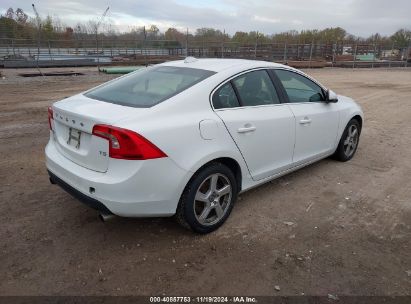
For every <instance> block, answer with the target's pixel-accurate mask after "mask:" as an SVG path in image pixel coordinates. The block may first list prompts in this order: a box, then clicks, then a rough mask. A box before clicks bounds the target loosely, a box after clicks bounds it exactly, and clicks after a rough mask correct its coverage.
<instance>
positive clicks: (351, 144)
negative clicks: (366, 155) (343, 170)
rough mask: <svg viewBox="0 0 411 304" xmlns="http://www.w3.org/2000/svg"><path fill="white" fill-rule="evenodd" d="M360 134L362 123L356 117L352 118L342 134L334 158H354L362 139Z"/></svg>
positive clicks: (343, 159)
mask: <svg viewBox="0 0 411 304" xmlns="http://www.w3.org/2000/svg"><path fill="white" fill-rule="evenodd" d="M360 134H361V127H360V123H359V122H358V120H356V119H351V120H350V121H349V122H348V124H347V127H346V128H345V130H344V133H343V134H342V136H341V139H340V142H339V143H338V147H337V150H336V151H335V153H334V158H335V159H337V160H339V161H343V162H345V161H348V160H350V159H351V158H353V156H354V154H355V152H356V151H357V147H358V142H359V141H360Z"/></svg>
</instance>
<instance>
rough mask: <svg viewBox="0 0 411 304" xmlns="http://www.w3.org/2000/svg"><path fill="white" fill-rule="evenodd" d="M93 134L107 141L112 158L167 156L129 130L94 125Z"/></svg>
mask: <svg viewBox="0 0 411 304" xmlns="http://www.w3.org/2000/svg"><path fill="white" fill-rule="evenodd" d="M93 135H95V136H98V137H102V138H105V139H107V140H108V141H109V145H110V148H109V156H110V157H112V158H119V159H139V160H143V159H153V158H161V157H167V155H166V154H165V153H164V152H163V151H161V150H160V149H159V148H157V147H156V146H155V145H154V144H153V143H152V142H150V141H149V140H147V139H146V138H144V137H143V136H141V135H139V134H137V133H136V132H133V131H130V130H126V129H122V128H118V127H114V126H109V125H95V126H94V127H93Z"/></svg>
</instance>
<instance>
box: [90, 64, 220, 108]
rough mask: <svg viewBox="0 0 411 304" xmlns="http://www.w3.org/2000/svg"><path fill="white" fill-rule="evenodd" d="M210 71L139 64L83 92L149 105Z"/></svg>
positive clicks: (176, 91)
mask: <svg viewBox="0 0 411 304" xmlns="http://www.w3.org/2000/svg"><path fill="white" fill-rule="evenodd" d="M213 74H215V72H212V71H207V70H201V69H193V68H181V67H171V66H156V67H148V68H142V69H141V70H138V71H137V72H134V73H132V74H130V75H128V76H126V77H123V78H120V79H118V80H115V81H113V82H110V83H107V84H105V85H103V86H101V87H98V88H96V89H94V90H91V91H89V92H87V93H86V94H85V96H87V97H89V98H93V99H97V100H101V101H106V102H110V103H114V104H119V105H124V106H130V107H137V108H149V107H152V106H154V105H156V104H158V103H160V102H162V101H164V100H166V99H168V98H170V97H172V96H174V95H176V94H178V93H180V92H182V91H184V90H186V89H188V88H189V87H191V86H193V85H195V84H197V83H199V82H200V81H202V80H204V79H206V78H207V77H209V76H211V75H213Z"/></svg>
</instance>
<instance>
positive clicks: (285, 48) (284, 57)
mask: <svg viewBox="0 0 411 304" xmlns="http://www.w3.org/2000/svg"><path fill="white" fill-rule="evenodd" d="M283 62H284V64H287V41H286V42H284V56H283Z"/></svg>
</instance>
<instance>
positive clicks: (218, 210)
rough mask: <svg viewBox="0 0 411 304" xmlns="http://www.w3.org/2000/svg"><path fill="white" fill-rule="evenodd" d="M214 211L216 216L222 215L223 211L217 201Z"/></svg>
mask: <svg viewBox="0 0 411 304" xmlns="http://www.w3.org/2000/svg"><path fill="white" fill-rule="evenodd" d="M214 208H215V212H216V214H217V217H218V218H219V219H220V218H222V217H223V214H224V211H223V208H222V207H221V205H220V203H217V205H215V207H214Z"/></svg>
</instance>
